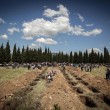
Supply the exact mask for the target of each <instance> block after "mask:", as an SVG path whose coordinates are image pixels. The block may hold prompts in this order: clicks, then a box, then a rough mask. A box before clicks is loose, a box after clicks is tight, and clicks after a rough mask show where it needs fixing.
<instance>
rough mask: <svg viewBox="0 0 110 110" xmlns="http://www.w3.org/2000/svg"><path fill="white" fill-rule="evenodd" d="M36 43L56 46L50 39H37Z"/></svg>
mask: <svg viewBox="0 0 110 110" xmlns="http://www.w3.org/2000/svg"><path fill="white" fill-rule="evenodd" d="M36 41H37V42H39V43H44V44H57V41H55V40H53V39H51V38H38V39H37V40H36Z"/></svg>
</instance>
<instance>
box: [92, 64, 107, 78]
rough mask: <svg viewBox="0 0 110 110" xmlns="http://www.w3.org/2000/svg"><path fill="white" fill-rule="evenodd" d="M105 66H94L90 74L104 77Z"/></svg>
mask: <svg viewBox="0 0 110 110" xmlns="http://www.w3.org/2000/svg"><path fill="white" fill-rule="evenodd" d="M105 73H106V67H104V66H102V67H100V68H95V69H93V70H92V71H91V74H92V75H94V76H99V77H102V78H105Z"/></svg>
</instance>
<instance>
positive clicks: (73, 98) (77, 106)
mask: <svg viewBox="0 0 110 110" xmlns="http://www.w3.org/2000/svg"><path fill="white" fill-rule="evenodd" d="M55 71H56V72H57V74H56V76H55V77H54V80H53V82H51V83H49V85H50V86H49V87H48V88H47V89H46V90H45V91H44V94H43V97H42V98H41V104H42V108H44V110H52V108H53V107H54V105H55V104H57V105H58V106H59V107H60V108H61V110H85V106H84V105H83V104H82V103H81V101H80V100H79V98H78V97H77V95H76V93H75V92H73V90H72V88H71V87H70V86H69V84H68V83H67V80H66V79H65V78H64V76H63V74H62V73H61V71H60V70H59V69H58V68H56V69H55Z"/></svg>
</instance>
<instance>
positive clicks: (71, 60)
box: [69, 51, 73, 63]
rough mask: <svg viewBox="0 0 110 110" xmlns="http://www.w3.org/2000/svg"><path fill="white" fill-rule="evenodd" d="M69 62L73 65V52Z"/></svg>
mask: <svg viewBox="0 0 110 110" xmlns="http://www.w3.org/2000/svg"><path fill="white" fill-rule="evenodd" d="M69 62H70V63H73V54H72V51H71V52H70V57H69Z"/></svg>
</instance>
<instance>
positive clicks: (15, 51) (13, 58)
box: [12, 44, 17, 62]
mask: <svg viewBox="0 0 110 110" xmlns="http://www.w3.org/2000/svg"><path fill="white" fill-rule="evenodd" d="M12 62H17V50H16V44H15V45H14V48H13V54H12Z"/></svg>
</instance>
